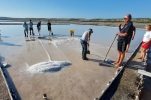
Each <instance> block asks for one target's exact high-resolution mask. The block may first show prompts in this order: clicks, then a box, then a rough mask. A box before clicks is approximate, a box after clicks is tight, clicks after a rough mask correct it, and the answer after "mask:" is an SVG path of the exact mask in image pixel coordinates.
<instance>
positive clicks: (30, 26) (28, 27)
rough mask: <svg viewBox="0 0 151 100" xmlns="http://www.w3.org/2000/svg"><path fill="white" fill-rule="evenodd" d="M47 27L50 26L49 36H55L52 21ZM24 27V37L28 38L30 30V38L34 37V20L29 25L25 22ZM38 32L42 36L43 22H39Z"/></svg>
mask: <svg viewBox="0 0 151 100" xmlns="http://www.w3.org/2000/svg"><path fill="white" fill-rule="evenodd" d="M47 26H48V32H49V35H50V34H51V35H53V32H52V30H51V22H50V20H49V21H48V23H47ZM23 27H24V35H25V37H28V30H29V32H30V36H34V35H35V33H34V29H33V22H32V20H30V21H29V25H28V24H27V22H26V21H25V22H24V24H23ZM37 30H38V34H39V36H40V30H41V21H39V22H38V23H37Z"/></svg>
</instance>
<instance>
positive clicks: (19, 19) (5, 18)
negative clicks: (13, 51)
mask: <svg viewBox="0 0 151 100" xmlns="http://www.w3.org/2000/svg"><path fill="white" fill-rule="evenodd" d="M30 19H31V20H32V21H39V20H42V21H48V20H50V21H80V22H121V21H123V19H122V18H113V19H101V18H100V19H99V18H96V19H85V18H12V17H0V21H3V22H4V21H16V22H24V21H29V20H30ZM133 22H137V23H151V18H133Z"/></svg>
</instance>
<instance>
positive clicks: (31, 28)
mask: <svg viewBox="0 0 151 100" xmlns="http://www.w3.org/2000/svg"><path fill="white" fill-rule="evenodd" d="M29 31H30V36H31V35H33V36H34V35H35V34H34V30H33V22H32V20H30V22H29Z"/></svg>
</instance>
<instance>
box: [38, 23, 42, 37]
mask: <svg viewBox="0 0 151 100" xmlns="http://www.w3.org/2000/svg"><path fill="white" fill-rule="evenodd" d="M37 30H38V33H39V36H40V30H41V21H39V22H38V24H37Z"/></svg>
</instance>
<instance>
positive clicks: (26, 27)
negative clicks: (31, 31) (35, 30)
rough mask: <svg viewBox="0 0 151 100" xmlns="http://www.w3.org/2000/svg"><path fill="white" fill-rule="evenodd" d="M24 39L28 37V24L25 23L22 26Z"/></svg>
mask: <svg viewBox="0 0 151 100" xmlns="http://www.w3.org/2000/svg"><path fill="white" fill-rule="evenodd" d="M23 27H24V34H25V37H28V24H27V23H26V21H25V22H24V24H23Z"/></svg>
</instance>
